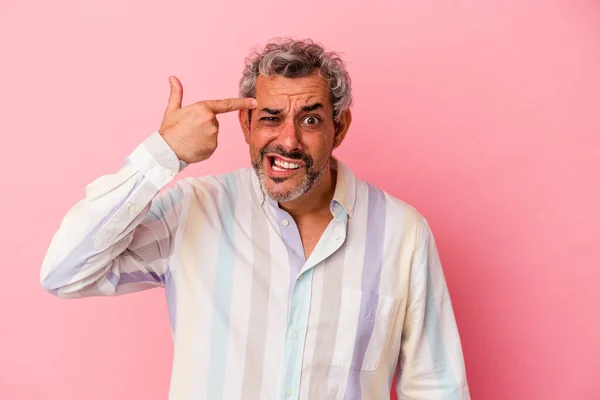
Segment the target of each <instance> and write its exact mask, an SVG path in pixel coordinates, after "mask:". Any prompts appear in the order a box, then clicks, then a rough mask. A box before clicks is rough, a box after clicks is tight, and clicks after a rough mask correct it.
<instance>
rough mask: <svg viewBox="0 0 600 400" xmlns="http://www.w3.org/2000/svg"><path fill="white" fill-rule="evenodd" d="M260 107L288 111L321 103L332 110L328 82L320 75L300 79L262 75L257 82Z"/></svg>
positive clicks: (256, 94) (315, 74)
mask: <svg viewBox="0 0 600 400" xmlns="http://www.w3.org/2000/svg"><path fill="white" fill-rule="evenodd" d="M255 96H256V100H257V102H258V107H257V108H259V109H260V108H261V107H268V108H278V109H284V110H287V111H291V110H296V109H299V108H302V107H305V106H307V105H312V104H315V103H321V104H323V106H324V107H325V108H329V109H331V108H332V105H331V99H330V97H329V88H328V87H327V82H326V81H325V79H323V78H322V77H321V76H320V75H319V74H318V73H314V74H312V75H308V76H304V77H299V78H286V77H283V76H271V77H266V76H263V75H260V76H259V77H258V79H257V81H256V93H255Z"/></svg>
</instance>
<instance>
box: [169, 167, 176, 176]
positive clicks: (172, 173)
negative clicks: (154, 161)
mask: <svg viewBox="0 0 600 400" xmlns="http://www.w3.org/2000/svg"><path fill="white" fill-rule="evenodd" d="M167 175H169V176H173V175H175V171H173V170H172V169H169V168H167Z"/></svg>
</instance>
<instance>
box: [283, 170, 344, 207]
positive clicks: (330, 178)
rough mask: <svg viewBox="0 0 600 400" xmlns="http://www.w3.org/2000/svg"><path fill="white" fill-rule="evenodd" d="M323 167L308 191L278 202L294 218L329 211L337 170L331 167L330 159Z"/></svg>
mask: <svg viewBox="0 0 600 400" xmlns="http://www.w3.org/2000/svg"><path fill="white" fill-rule="evenodd" d="M325 168H326V170H325V172H323V175H321V177H320V178H319V180H318V181H317V182H316V183H315V185H314V186H313V187H312V188H310V190H309V191H308V192H306V193H304V194H303V195H302V196H300V197H299V198H298V199H296V200H293V201H289V202H285V203H279V207H281V208H282V209H284V210H285V211H287V212H288V213H289V214H290V215H291V216H292V217H294V218H302V217H305V216H307V215H312V214H319V213H322V212H327V213H329V205H330V204H331V200H332V199H333V194H334V192H335V182H336V178H337V172H336V171H335V170H334V169H332V168H331V161H329V163H328V164H327V166H326V167H325Z"/></svg>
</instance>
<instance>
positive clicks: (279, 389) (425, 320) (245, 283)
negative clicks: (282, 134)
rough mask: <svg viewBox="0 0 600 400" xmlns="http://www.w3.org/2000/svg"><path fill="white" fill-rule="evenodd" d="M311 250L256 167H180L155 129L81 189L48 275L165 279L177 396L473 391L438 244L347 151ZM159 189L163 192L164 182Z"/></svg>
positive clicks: (97, 285)
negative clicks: (116, 166) (116, 167)
mask: <svg viewBox="0 0 600 400" xmlns="http://www.w3.org/2000/svg"><path fill="white" fill-rule="evenodd" d="M332 164H333V165H334V166H335V168H337V178H336V187H335V193H334V197H333V200H332V201H331V205H330V210H331V214H332V220H331V222H330V223H329V225H328V226H327V228H326V229H325V231H324V233H323V235H322V236H321V238H320V240H319V242H318V243H317V245H316V247H315V248H314V250H313V252H312V253H311V254H310V256H309V257H308V259H306V258H305V256H304V250H303V248H302V241H301V238H300V234H299V231H298V227H297V225H296V223H295V221H294V219H293V218H292V217H291V216H290V215H289V214H288V213H287V212H286V211H284V210H283V209H281V208H279V206H278V204H277V203H276V202H274V201H272V200H271V199H270V198H269V197H268V196H265V195H264V193H263V191H262V189H261V185H260V183H259V180H258V178H257V176H256V174H255V172H254V170H252V169H240V170H237V171H235V172H231V173H227V174H223V175H219V176H205V177H198V178H185V179H180V180H178V181H177V182H176V183H175V185H174V187H173V188H169V189H167V188H165V186H166V185H167V184H168V183H169V182H171V181H172V180H173V179H174V177H175V176H176V175H177V173H178V172H179V171H180V170H181V169H183V168H184V167H185V164H184V163H183V164H182V163H181V162H180V161H179V160H177V157H176V155H175V153H174V152H173V151H172V150H171V148H170V147H169V146H168V145H167V143H166V142H165V141H164V140H163V139H162V137H161V136H160V134H159V133H158V132H154V133H153V134H152V135H151V136H149V137H148V138H147V139H146V140H145V141H144V142H143V143H141V144H140V145H139V146H138V147H137V148H136V149H135V150H134V151H133V152H132V153H131V154H130V155H129V156H128V157H127V163H126V164H125V165H124V166H123V167H122V168H121V169H120V171H118V172H117V173H115V174H110V175H105V176H102V177H100V178H98V179H97V180H95V181H94V182H92V183H91V184H89V185H88V186H87V187H86V196H85V199H83V200H81V201H80V202H79V203H77V204H75V205H74V206H73V207H72V208H71V209H70V210H69V212H68V213H67V215H66V216H65V217H64V220H63V222H62V224H61V226H60V228H59V230H58V231H57V232H56V234H55V235H54V237H53V239H52V242H51V244H50V247H49V249H48V253H47V254H46V257H45V258H44V262H43V265H42V268H41V282H42V286H43V287H44V288H45V289H46V290H48V291H49V292H51V293H53V294H55V295H57V296H60V297H65V298H73V297H84V296H100V295H117V294H123V293H128V292H134V291H139V290H144V289H149V288H153V287H164V288H165V290H166V298H167V302H168V310H169V317H170V322H171V329H172V333H173V342H174V359H173V367H172V375H171V385H170V391H169V398H171V399H177V400H179V399H186V400H187V399H208V400H220V399H244V400H258V399H281V400H286V399H311V400H312V399H328V400H331V399H340V400H342V399H365V400H378V399H389V398H390V390H391V388H392V384H393V382H394V380H397V382H396V383H397V393H398V396H399V398H400V399H469V398H470V397H469V390H468V386H467V382H466V377H465V369H464V362H463V355H462V349H461V343H460V338H459V335H458V330H457V326H456V322H455V318H454V314H453V310H452V305H451V301H450V297H449V294H448V290H447V286H446V283H445V279H444V274H443V272H442V268H441V265H440V260H439V257H438V254H437V250H436V245H435V242H434V238H433V236H432V233H431V230H430V228H429V226H428V224H427V221H426V220H425V218H423V216H422V215H421V214H419V213H418V212H417V211H416V210H415V209H414V208H412V207H411V206H409V205H407V204H406V203H403V202H402V201H400V200H398V199H396V198H394V197H392V196H391V195H389V194H387V193H386V192H384V191H382V190H379V189H377V188H375V187H374V186H372V185H370V184H368V183H366V182H364V181H362V180H360V179H358V178H357V177H356V176H355V175H354V174H353V173H352V172H351V171H350V170H349V169H348V168H347V167H346V166H345V165H344V164H343V163H342V162H340V161H338V160H336V159H334V162H333V163H332ZM163 188H164V190H162V189H163Z"/></svg>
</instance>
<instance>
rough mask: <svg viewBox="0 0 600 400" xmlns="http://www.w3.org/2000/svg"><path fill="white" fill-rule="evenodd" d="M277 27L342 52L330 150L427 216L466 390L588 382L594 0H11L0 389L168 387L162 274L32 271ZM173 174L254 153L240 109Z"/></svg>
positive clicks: (528, 390) (593, 384) (595, 208)
mask: <svg viewBox="0 0 600 400" xmlns="http://www.w3.org/2000/svg"><path fill="white" fill-rule="evenodd" d="M279 35H288V36H293V37H311V38H314V39H315V40H317V41H320V42H322V43H324V44H325V45H326V46H327V47H328V48H330V49H333V50H338V51H341V52H343V53H344V54H345V57H346V58H347V59H348V60H349V71H350V73H351V75H352V78H353V82H354V95H355V106H354V108H353V112H354V123H353V125H352V127H351V130H350V132H349V134H348V136H347V139H346V142H345V143H344V144H343V145H342V147H341V148H340V149H339V151H338V152H337V155H338V156H339V157H340V158H341V159H342V160H344V161H345V162H346V163H347V164H348V165H349V166H350V167H352V168H353V169H354V170H355V172H356V173H357V175H358V176H359V177H361V178H364V179H366V180H369V181H371V182H372V183H374V184H376V185H377V186H379V187H381V188H383V189H385V190H387V191H388V192H390V193H391V194H393V195H395V196H397V197H399V198H401V199H403V200H405V201H407V202H409V203H410V204H412V205H414V206H415V207H417V208H418V209H419V210H420V211H421V212H422V213H423V214H424V215H425V216H426V217H427V218H428V220H429V221H430V223H431V225H432V227H433V230H434V233H435V234H436V238H437V242H438V246H439V249H440V253H441V257H442V261H443V263H444V267H445V273H446V277H447V281H448V285H449V287H450V292H451V295H452V299H453V303H454V307H455V312H456V317H457V321H458V325H459V329H460V332H461V337H462V342H463V346H464V353H465V359H466V366H467V373H468V378H469V382H470V386H471V391H472V396H473V398H474V399H485V400H506V399H510V400H537V399H544V400H550V399H552V400H554V399H556V400H558V399H569V400H570V399H577V400H588V399H589V400H591V399H598V398H599V396H600V394H599V393H600V312H599V311H598V306H599V304H600V290H599V289H600V257H599V255H598V251H599V248H600V240H599V238H600V235H599V233H598V229H599V227H600V224H599V223H600V189H599V186H600V183H599V181H600V162H599V158H600V140H599V138H598V137H599V134H600V77H599V76H600V3H598V1H597V0H596V1H562V2H561V1H555V0H546V1H543V2H542V1H524V0H521V1H506V0H498V1H491V0H489V1H483V0H473V1H458V2H449V1H441V0H440V1H433V0H430V1H421V0H404V1H401V0H395V1H391V0H388V1H382V2H373V3H369V2H367V1H360V2H359V1H350V2H349V1H323V0H320V1H314V0H304V1H300V2H284V1H268V2H262V1H258V2H257V1H246V2H241V1H238V2H235V3H230V2H225V1H213V2H206V1H178V2H167V1H148V0H145V1H141V0H132V1H123V0H120V1H117V0H104V1H95V2H80V1H65V0H56V1H53V2H43V1H26V0H20V1H16V0H12V1H11V0H8V1H7V0H4V1H3V2H2V4H1V5H0V48H1V50H2V51H1V53H0V94H1V96H0V114H1V120H0V127H1V130H0V151H1V156H0V163H1V165H0V167H1V169H0V170H1V171H2V181H1V186H0V188H1V190H2V196H0V201H1V204H0V206H1V208H0V209H1V210H2V213H3V217H2V229H1V231H0V232H1V233H0V235H1V236H0V243H1V245H2V281H1V286H2V287H1V289H0V307H1V316H2V322H1V323H0V398H3V399H11V400H13V399H50V400H54V399H61V400H75V399H77V400H79V399H86V400H88V399H89V400H96V399H149V400H153V399H165V398H166V397H167V390H168V384H169V376H170V367H171V356H172V343H171V337H170V331H169V326H168V320H167V310H166V305H165V300H164V292H163V291H162V290H160V289H156V290H151V291H147V292H142V293H138V294H133V295H128V296H125V297H117V298H93V299H85V300H68V301H67V300H61V299H57V298H54V297H53V296H51V295H50V294H47V293H45V292H44V291H43V290H42V288H41V287H40V285H39V269H40V265H41V262H42V259H43V257H44V254H45V252H46V250H47V246H48V244H49V242H50V239H51V237H52V235H53V233H54V231H55V230H56V229H57V228H58V225H59V223H60V221H61V219H62V217H63V215H64V213H65V212H66V211H67V209H68V208H69V207H70V206H71V205H73V204H74V203H75V202H76V201H78V200H79V199H80V198H82V196H83V195H84V187H85V185H86V184H87V183H89V182H90V181H92V180H93V179H95V178H96V177H98V176H100V175H102V174H106V173H111V172H114V171H116V170H117V169H118V168H119V167H120V166H121V165H122V163H123V162H124V157H125V156H126V155H127V154H128V153H129V152H130V151H131V150H132V149H133V148H134V147H135V146H136V145H137V144H138V143H140V142H141V141H142V140H143V139H144V138H145V137H146V136H147V135H149V134H150V133H152V131H154V130H155V129H157V128H158V126H159V124H160V121H161V118H162V114H163V110H164V107H165V105H166V102H167V98H168V89H169V88H168V81H167V78H168V76H169V75H171V74H174V75H176V76H178V77H179V79H180V80H181V81H182V83H183V86H184V104H189V103H190V102H195V101H198V100H202V99H212V98H222V97H229V96H235V95H236V89H237V82H238V79H239V77H240V72H241V69H242V66H243V59H244V57H245V56H246V55H247V54H248V52H249V51H250V49H251V48H252V47H254V46H255V45H258V44H263V43H265V41H267V40H268V39H269V38H271V37H274V36H279ZM220 121H221V133H220V137H219V138H220V139H219V141H220V147H219V148H218V149H217V152H216V153H215V155H214V157H213V158H211V159H210V160H209V161H207V162H205V163H203V164H201V165H194V166H192V167H190V168H188V169H187V170H186V171H185V173H184V174H183V176H190V175H201V174H207V173H219V172H224V171H228V170H232V169H234V168H238V167H242V166H247V165H249V163H248V153H247V146H246V144H245V142H244V140H243V137H242V133H241V131H240V129H239V127H238V126H237V122H236V117H235V115H224V116H222V117H221V118H220Z"/></svg>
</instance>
